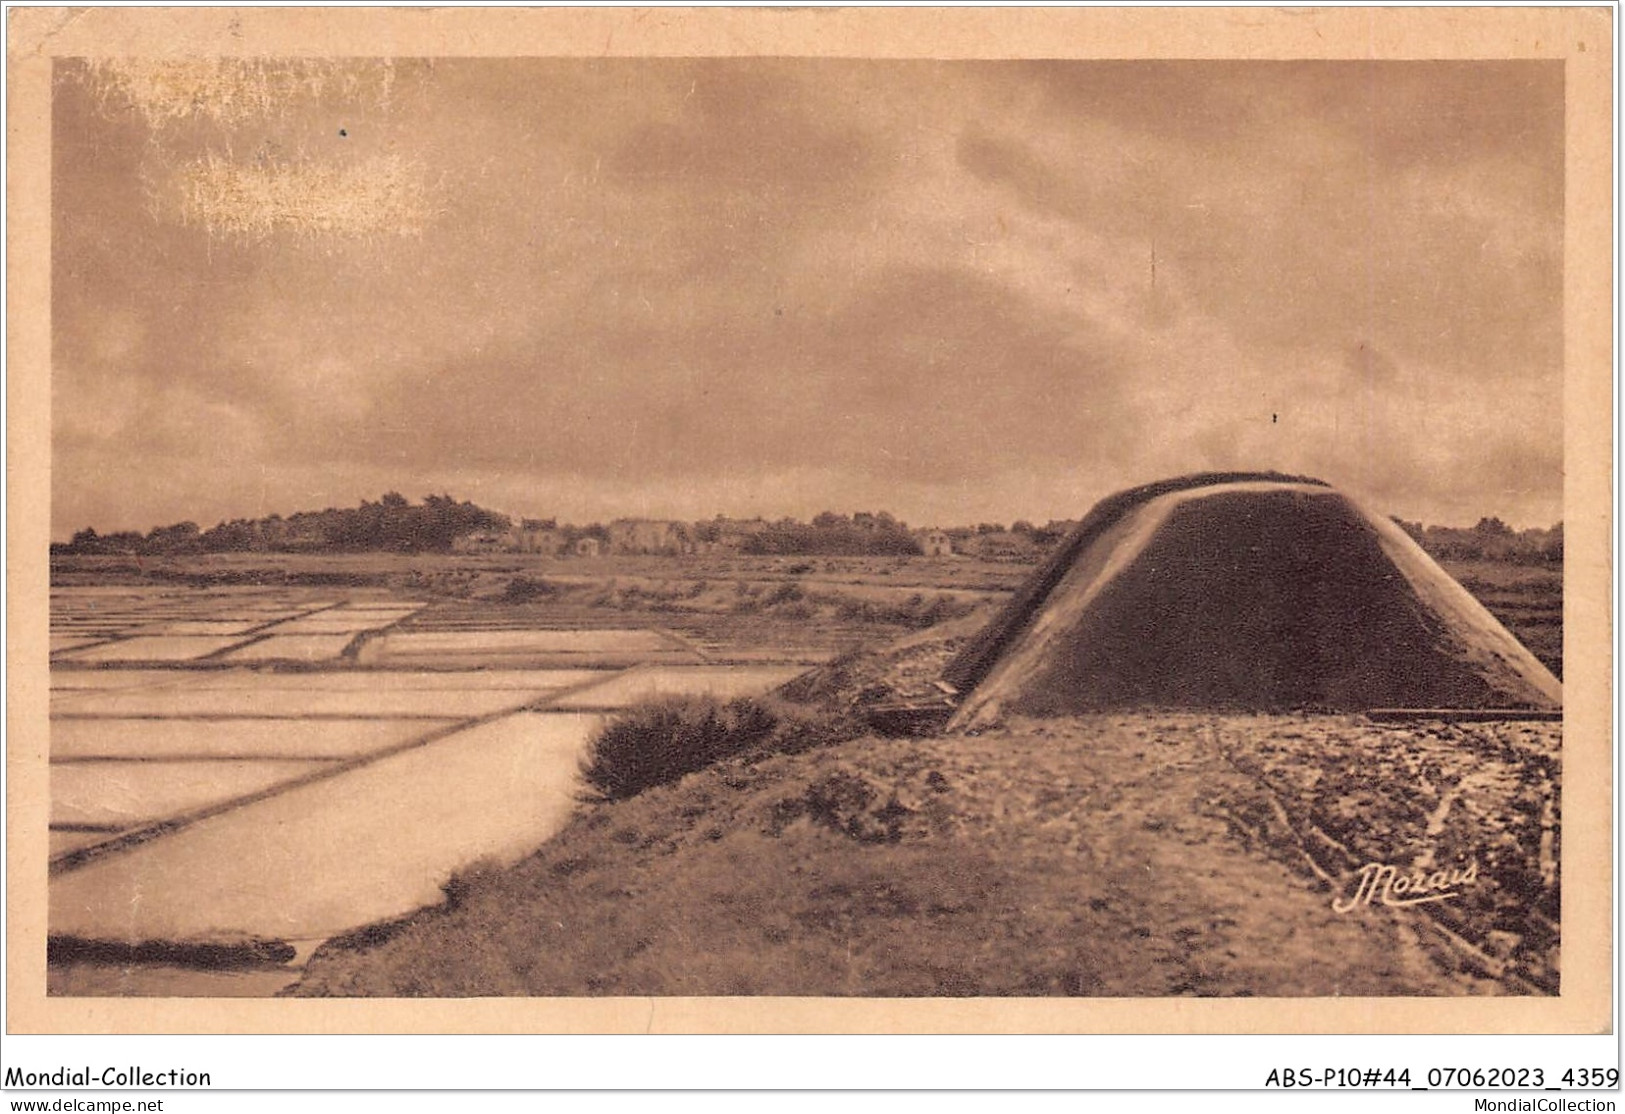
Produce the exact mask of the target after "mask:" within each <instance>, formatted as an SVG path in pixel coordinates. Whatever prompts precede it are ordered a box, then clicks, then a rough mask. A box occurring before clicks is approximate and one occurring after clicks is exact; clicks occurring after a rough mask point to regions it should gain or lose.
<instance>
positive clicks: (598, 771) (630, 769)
mask: <svg viewBox="0 0 1625 1114" xmlns="http://www.w3.org/2000/svg"><path fill="white" fill-rule="evenodd" d="M862 732H863V724H862V723H861V721H859V720H857V719H855V718H854V717H852V716H851V715H849V714H847V713H838V712H818V711H805V710H802V709H793V710H792V709H790V708H787V707H786V706H784V705H781V704H778V703H776V702H769V701H765V700H757V699H753V698H751V697H740V698H738V699H735V700H729V701H726V702H724V701H721V700H718V699H716V698H715V697H709V696H681V697H666V698H663V699H659V700H652V701H649V702H647V703H644V704H639V705H636V706H634V707H632V708H629V709H627V710H626V711H625V712H623V713H622V714H621V715H620V716H618V717H616V718H615V719H614V720H612V721H610V722H609V723H608V724H606V725H605V726H604V728H603V729H602V730H601V731H599V732H598V734H597V735H596V736H595V737H594V738H593V740H592V742H591V743H590V744H589V745H588V750H587V756H586V759H585V760H584V762H583V763H582V776H583V777H584V778H585V780H586V782H587V784H588V785H589V786H590V787H591V788H592V790H593V791H594V792H595V793H596V794H597V795H598V796H599V797H601V798H603V799H605V800H623V799H625V798H627V797H634V796H636V795H637V794H639V793H641V792H643V791H644V790H645V789H650V788H653V787H654V786H656V785H664V784H666V783H668V782H673V781H676V780H678V779H679V778H681V777H684V776H686V775H688V774H691V773H694V772H696V771H698V770H702V769H704V768H705V767H707V766H710V765H711V764H713V763H715V762H718V761H721V760H722V759H725V758H733V757H738V756H741V755H750V754H756V755H767V754H775V753H788V754H799V753H802V752H804V751H808V750H812V749H814V748H817V747H822V746H830V745H833V744H835V743H839V742H844V741H846V740H847V739H852V738H856V737H857V736H858V735H860V734H862Z"/></svg>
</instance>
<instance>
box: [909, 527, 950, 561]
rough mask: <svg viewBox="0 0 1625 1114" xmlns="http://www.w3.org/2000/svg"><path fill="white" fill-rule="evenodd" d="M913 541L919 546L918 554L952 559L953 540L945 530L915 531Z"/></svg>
mask: <svg viewBox="0 0 1625 1114" xmlns="http://www.w3.org/2000/svg"><path fill="white" fill-rule="evenodd" d="M914 541H915V542H916V543H917V544H918V545H919V547H920V552H921V553H923V554H925V555H926V556H927V557H952V556H953V555H954V540H953V538H951V537H949V536H948V531H946V530H916V531H914Z"/></svg>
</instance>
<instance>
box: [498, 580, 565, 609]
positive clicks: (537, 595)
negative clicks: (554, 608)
mask: <svg viewBox="0 0 1625 1114" xmlns="http://www.w3.org/2000/svg"><path fill="white" fill-rule="evenodd" d="M558 594H559V586H558V585H557V584H554V583H552V582H551V581H547V580H534V579H532V578H530V577H528V576H516V577H514V578H513V579H512V580H510V581H508V588H507V591H505V592H503V593H502V600H503V602H504V603H529V602H531V601H532V600H545V599H551V598H553V597H554V596H556V595H558Z"/></svg>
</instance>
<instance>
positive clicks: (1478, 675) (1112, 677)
mask: <svg viewBox="0 0 1625 1114" xmlns="http://www.w3.org/2000/svg"><path fill="white" fill-rule="evenodd" d="M944 675H945V677H946V679H947V680H948V681H949V682H950V683H952V684H953V685H955V686H956V687H957V688H958V689H959V690H960V691H961V692H962V693H965V694H966V695H965V697H964V699H963V702H962V704H961V707H960V710H959V712H958V714H957V715H956V716H955V717H954V721H955V724H956V725H959V726H966V725H970V724H974V723H980V722H987V721H989V720H991V719H993V718H996V717H997V716H998V715H999V714H1000V713H1001V712H1005V711H1008V712H1016V713H1024V714H1032V715H1054V714H1064V713H1070V712H1080V711H1089V710H1100V709H1121V708H1152V707H1161V708H1203V709H1233V710H1243V711H1282V710H1288V709H1308V710H1326V711H1361V710H1368V709H1372V708H1382V707H1410V708H1419V707H1425V708H1524V709H1534V708H1539V709H1552V708H1558V707H1560V706H1561V704H1562V687H1561V685H1560V683H1559V682H1558V681H1557V679H1556V678H1555V677H1553V676H1552V674H1551V673H1550V672H1549V671H1548V670H1547V669H1546V668H1545V667H1544V666H1543V665H1541V664H1540V663H1539V662H1538V661H1537V660H1536V659H1535V658H1534V656H1533V655H1531V654H1530V653H1529V652H1528V651H1527V650H1526V649H1525V648H1524V647H1523V646H1522V645H1521V644H1519V643H1518V641H1517V640H1516V639H1515V638H1513V636H1512V635H1511V634H1510V633H1508V632H1507V630H1506V629H1505V628H1504V627H1502V626H1501V624H1500V623H1499V622H1497V621H1496V619H1495V618H1494V617H1493V616H1492V615H1490V613H1489V612H1488V611H1486V610H1485V609H1484V608H1483V606H1482V605H1480V604H1479V603H1478V602H1477V601H1476V600H1474V599H1473V598H1472V596H1471V595H1469V594H1468V593H1467V591H1466V590H1465V589H1463V588H1462V587H1461V586H1460V585H1459V584H1457V583H1456V582H1455V581H1454V580H1453V579H1451V577H1450V576H1449V575H1448V574H1447V573H1445V572H1444V570H1442V569H1441V568H1439V566H1438V565H1437V564H1435V563H1434V561H1433V560H1432V558H1430V557H1428V556H1427V554H1426V553H1424V552H1423V551H1422V550H1421V549H1420V548H1419V547H1418V546H1417V545H1416V544H1415V542H1413V541H1412V540H1411V539H1410V538H1409V537H1408V536H1407V535H1406V534H1405V533H1404V532H1403V531H1402V530H1400V529H1399V528H1398V527H1397V526H1395V525H1394V524H1393V523H1392V522H1390V521H1388V520H1387V519H1385V518H1382V517H1381V516H1378V515H1374V514H1371V513H1370V512H1368V511H1366V510H1365V509H1364V508H1362V507H1360V506H1359V505H1357V504H1356V503H1354V502H1353V501H1352V500H1350V499H1349V498H1348V497H1347V496H1345V495H1343V494H1341V493H1339V492H1337V491H1335V490H1334V489H1332V488H1329V487H1326V486H1325V485H1323V484H1320V483H1318V482H1315V481H1305V480H1300V479H1297V478H1292V479H1285V478H1282V479H1276V478H1255V477H1253V476H1245V477H1229V476H1217V477H1193V478H1189V479H1187V480H1180V481H1169V482H1168V483H1165V484H1160V485H1152V486H1151V487H1148V488H1141V489H1136V490H1135V491H1133V492H1126V493H1124V494H1123V495H1120V496H1114V497H1113V498H1112V499H1110V500H1106V501H1105V502H1104V503H1102V504H1101V506H1100V507H1097V508H1096V510H1095V511H1094V512H1091V514H1090V515H1089V517H1088V518H1086V519H1085V520H1084V522H1083V523H1082V524H1081V525H1080V526H1079V528H1078V530H1077V531H1076V532H1074V534H1073V535H1072V537H1071V538H1069V539H1068V541H1067V543H1066V544H1064V545H1063V547H1062V549H1061V551H1060V553H1058V554H1057V556H1056V559H1055V560H1054V561H1052V562H1051V563H1050V564H1049V565H1048V566H1046V567H1045V568H1044V569H1042V570H1040V572H1039V573H1038V575H1037V576H1035V578H1034V584H1033V585H1031V586H1030V587H1029V589H1028V590H1027V591H1025V592H1023V593H1019V594H1018V595H1017V597H1016V599H1015V600H1014V601H1013V602H1012V605H1011V606H1010V607H1009V608H1008V609H1007V610H1006V611H1005V612H1004V613H1003V614H1002V615H1001V616H1000V617H999V618H998V619H996V620H995V621H994V622H993V623H992V624H991V625H990V626H989V627H988V628H987V630H985V631H984V632H982V634H981V635H980V636H978V638H977V639H976V640H974V641H973V642H972V644H971V645H970V646H969V647H967V649H966V650H965V651H964V652H963V653H962V654H961V655H960V656H959V657H958V658H956V659H955V661H954V662H953V663H951V664H950V665H949V667H948V669H947V671H946V672H945V674H944Z"/></svg>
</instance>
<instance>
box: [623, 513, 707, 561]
mask: <svg viewBox="0 0 1625 1114" xmlns="http://www.w3.org/2000/svg"><path fill="white" fill-rule="evenodd" d="M609 551H610V552H611V553H665V554H674V553H693V552H694V540H693V538H692V537H690V535H689V530H688V527H687V525H685V524H684V523H681V522H667V521H664V520H660V519H650V518H618V519H616V520H615V521H614V522H611V523H610V524H609Z"/></svg>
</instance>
